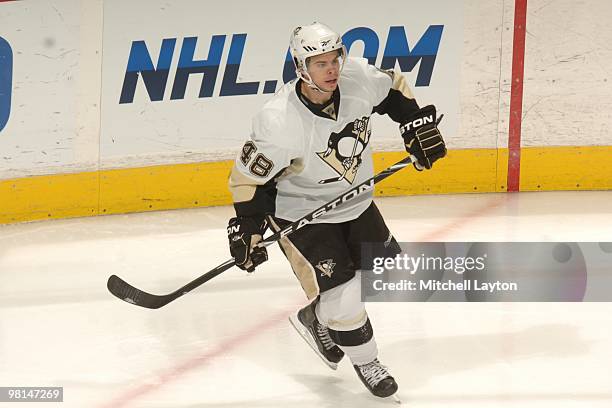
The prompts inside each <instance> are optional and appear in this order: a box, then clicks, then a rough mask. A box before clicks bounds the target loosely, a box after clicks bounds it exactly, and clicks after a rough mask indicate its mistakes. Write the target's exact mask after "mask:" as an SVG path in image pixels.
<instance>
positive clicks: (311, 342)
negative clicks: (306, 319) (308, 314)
mask: <svg viewBox="0 0 612 408" xmlns="http://www.w3.org/2000/svg"><path fill="white" fill-rule="evenodd" d="M289 323H291V325H292V326H293V328H294V329H295V331H297V332H298V334H299V335H300V337H301V338H303V339H304V341H305V342H306V344H308V346H309V347H310V348H311V349H312V351H314V352H315V353H316V355H317V356H319V358H320V359H321V360H322V361H323V362H324V363H325V365H326V366H328V367H329V368H331V369H332V370H337V369H338V364H337V363H333V362H331V361H328V360H327V359H326V358H325V357H324V356H323V355H322V354H321V353H319V349H318V348H317V345H316V344H315V343H314V340H312V338H311V337H310V333H309V332H308V330H306V329H305V328H304V326H303V325H302V323H300V321H299V320H298V317H297V313H295V314H293V315H291V316H289Z"/></svg>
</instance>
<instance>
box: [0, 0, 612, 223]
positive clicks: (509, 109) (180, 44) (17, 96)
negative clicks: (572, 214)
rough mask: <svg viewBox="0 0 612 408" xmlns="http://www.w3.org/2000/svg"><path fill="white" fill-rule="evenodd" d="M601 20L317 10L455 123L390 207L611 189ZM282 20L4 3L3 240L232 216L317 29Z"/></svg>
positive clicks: (605, 8) (377, 146)
mask: <svg viewBox="0 0 612 408" xmlns="http://www.w3.org/2000/svg"><path fill="white" fill-rule="evenodd" d="M319 3H320V4H319ZM597 3H598V4H597V7H592V8H589V9H588V10H586V9H584V8H582V7H580V6H579V5H575V4H574V2H571V1H570V0H562V1H558V2H554V3H547V2H545V1H544V0H530V1H529V3H528V4H527V2H526V1H525V0H516V1H510V2H509V1H503V0H495V1H491V2H487V4H486V5H483V4H482V2H479V1H476V0H464V1H451V0H435V1H431V2H428V3H427V4H424V3H423V2H412V3H409V4H407V3H406V2H405V1H399V0H392V1H388V2H386V3H385V7H384V8H382V9H381V10H378V11H377V13H371V12H370V11H369V7H370V6H369V5H366V4H361V3H358V4H356V5H354V7H352V8H351V9H350V10H349V11H347V10H346V8H345V7H344V6H342V5H341V4H331V5H330V4H328V3H326V2H323V1H322V0H316V1H315V3H314V6H317V5H319V6H321V7H323V6H325V9H326V11H327V12H326V16H329V19H327V20H326V21H325V22H326V23H327V24H329V25H332V26H334V27H335V28H336V29H337V30H338V31H339V32H341V33H342V35H343V39H344V42H345V43H346V44H347V46H348V48H349V53H350V55H353V56H363V57H364V58H367V59H368V60H369V61H370V62H371V63H373V64H375V65H376V66H379V67H383V68H388V67H395V69H396V70H398V71H400V72H402V73H403V74H404V75H405V76H406V79H407V81H408V83H409V84H410V86H411V87H412V88H413V90H414V93H415V95H416V97H417V100H418V101H419V102H420V103H421V105H424V104H427V103H434V104H435V105H436V106H437V108H438V111H439V112H440V113H444V120H443V121H442V122H441V124H440V128H441V131H442V133H443V135H444V136H445V138H446V140H447V143H448V147H449V156H448V158H446V159H444V160H443V161H441V162H439V163H437V164H436V166H435V169H434V171H432V172H423V173H416V172H415V171H413V170H405V171H403V172H401V173H400V174H398V175H396V176H394V177H393V178H391V179H390V180H388V181H386V182H385V183H384V184H382V185H381V186H380V187H379V188H378V190H377V194H379V195H400V194H434V193H436V194H437V193H463V192H496V191H505V190H506V189H507V188H508V179H509V178H513V177H514V178H515V179H516V180H518V181H519V188H520V190H522V191H538V190H586V189H611V188H612V155H611V154H610V153H611V149H612V147H611V146H612V134H611V133H610V131H609V124H610V123H612V106H611V105H612V99H611V98H610V97H609V96H610V95H612V80H609V78H608V73H607V71H606V70H605V69H604V68H605V67H606V66H610V64H611V63H612V51H611V50H609V48H608V46H607V41H606V39H607V38H610V37H611V36H612V28H611V27H609V26H608V24H607V21H608V20H609V18H608V16H612V3H609V2H605V1H603V0H598V2H597ZM267 6H269V7H265V6H262V5H261V4H256V3H253V2H247V1H246V0H240V1H238V2H236V4H235V7H236V9H240V10H241V12H240V13H238V14H239V15H236V13H233V12H230V11H228V10H227V9H226V8H224V7H223V6H222V5H216V6H215V5H211V4H210V3H208V4H204V3H202V2H198V1H187V0H186V1H182V2H175V3H171V4H167V3H166V2H164V1H161V0H151V1H143V0H138V1H132V2H129V4H127V3H125V4H124V2H120V1H118V0H94V1H84V0H52V1H50V2H45V3H28V4H26V2H6V3H5V2H3V3H2V4H1V5H0V21H2V25H1V26H0V27H1V28H0V223H10V222H20V221H28V220H39V219H46V218H61V217H72V216H85V215H98V214H113V213H122V212H131V211H148V210H158V209H169V208H189V207H198V206H207V205H222V204H228V203H230V199H229V193H228V191H227V188H226V182H227V176H228V172H229V168H230V161H231V159H232V158H233V157H234V156H235V154H236V153H237V152H238V151H239V149H240V147H241V146H242V143H243V142H244V140H245V139H246V138H247V137H248V135H249V132H250V120H251V117H252V116H253V115H254V114H255V113H256V112H257V111H258V109H259V108H260V107H261V105H262V104H263V103H265V101H267V100H268V99H269V98H270V97H271V96H272V94H273V93H274V92H275V91H276V90H278V89H279V88H280V86H281V85H282V83H283V82H286V81H287V80H289V79H290V78H291V76H292V75H293V73H292V68H291V61H290V60H288V56H287V45H286V43H287V37H288V33H289V32H290V29H291V28H292V27H294V26H295V25H297V24H302V23H304V22H308V21H310V20H316V19H318V18H319V16H318V15H317V13H316V10H317V9H318V7H311V8H310V9H309V10H304V11H303V12H304V13H303V14H302V15H301V16H300V19H296V16H295V13H293V12H292V11H291V10H285V9H284V8H283V7H280V6H279V5H276V4H274V3H270V4H267ZM408 9H409V10H410V12H409V13H408V12H407V11H406V10H408ZM521 9H522V11H523V12H526V13H527V29H528V30H527V31H528V33H529V34H530V35H527V36H526V38H525V44H524V47H518V46H517V41H516V38H515V37H516V33H517V32H520V30H521V27H522V26H521V24H515V18H514V17H515V15H518V14H517V13H520V12H521ZM595 10H597V11H596V12H595ZM334 11H336V12H334ZM143 16H146V18H143ZM398 16H402V17H401V18H398ZM264 20H273V21H274V24H272V25H270V24H265V25H264V24H261V21H264ZM41 22H43V23H42V24H41ZM522 28H524V27H522ZM593 50H597V51H596V52H594V51H593ZM517 57H520V58H518V59H517ZM517 64H518V65H517ZM522 64H524V77H521V80H520V87H519V86H517V85H516V81H515V77H514V74H515V72H514V71H516V67H517V66H522ZM602 67H603V68H602ZM512 84H515V86H514V87H513V86H512ZM517 89H520V91H521V92H522V93H521V94H517V92H516V90H517ZM517 107H518V108H519V110H518V111H517ZM520 109H522V111H521V110H520ZM372 121H373V123H374V130H375V131H374V133H373V138H372V146H373V149H374V151H375V152H376V163H377V166H378V167H377V168H379V169H380V168H382V167H383V166H384V164H389V163H391V162H392V161H393V160H394V159H395V158H399V157H400V156H401V155H402V152H401V148H402V145H401V139H400V137H399V134H398V133H399V132H398V130H397V125H396V124H394V123H393V122H391V121H390V120H388V119H387V118H382V117H376V116H375V117H373V119H372ZM511 122H512V123H511ZM517 144H518V146H520V150H517V151H513V154H509V153H508V147H509V146H514V145H517ZM509 157H510V160H508V158H509ZM509 169H511V171H509Z"/></svg>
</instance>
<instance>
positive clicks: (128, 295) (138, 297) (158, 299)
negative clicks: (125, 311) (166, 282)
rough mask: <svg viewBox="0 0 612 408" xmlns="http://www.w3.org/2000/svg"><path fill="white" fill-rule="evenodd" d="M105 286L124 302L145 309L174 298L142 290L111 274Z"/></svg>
mask: <svg viewBox="0 0 612 408" xmlns="http://www.w3.org/2000/svg"><path fill="white" fill-rule="evenodd" d="M106 287H107V288H108V290H109V292H110V293H112V294H113V295H115V296H116V297H118V298H119V299H121V300H123V301H124V302H127V303H131V304H133V305H136V306H141V307H145V308H147V309H159V308H160V307H162V306H164V305H166V304H168V303H169V302H171V301H172V300H173V299H174V297H173V296H172V295H166V296H159V295H153V294H151V293H147V292H144V291H142V290H140V289H137V288H135V287H133V286H132V285H130V284H129V283H127V282H126V281H124V280H123V279H121V278H120V277H118V276H117V275H111V277H110V278H108V282H107V283H106Z"/></svg>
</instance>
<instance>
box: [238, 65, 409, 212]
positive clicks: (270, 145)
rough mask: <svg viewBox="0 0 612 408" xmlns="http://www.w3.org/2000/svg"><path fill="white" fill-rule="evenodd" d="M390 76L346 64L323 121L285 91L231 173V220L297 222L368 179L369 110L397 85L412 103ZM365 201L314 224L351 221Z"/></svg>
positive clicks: (260, 120)
mask: <svg viewBox="0 0 612 408" xmlns="http://www.w3.org/2000/svg"><path fill="white" fill-rule="evenodd" d="M394 76H395V77H398V75H393V73H392V72H387V71H382V70H380V69H378V68H376V67H374V66H372V65H369V64H368V63H367V60H365V59H363V58H347V60H346V62H345V65H344V68H343V70H342V72H341V74H340V78H339V80H338V88H337V91H336V92H335V93H334V98H336V99H337V100H336V103H331V104H330V105H329V106H327V107H326V108H325V109H324V110H323V111H324V113H325V115H318V114H315V113H313V110H312V109H311V108H309V107H308V106H307V103H306V102H304V101H302V100H300V98H303V96H302V95H301V93H300V92H299V90H297V91H296V82H297V80H294V81H291V82H289V83H287V84H285V85H284V86H283V87H282V88H281V89H280V90H279V91H278V92H277V94H276V95H274V97H273V98H272V99H271V100H270V101H268V102H267V103H266V104H265V105H264V106H263V108H262V109H261V111H260V112H259V113H258V114H257V115H256V116H255V117H254V119H253V125H252V133H251V137H250V140H248V141H247V142H246V143H245V145H244V147H243V149H242V152H241V154H240V155H239V156H238V157H237V159H236V162H235V165H234V168H233V169H232V175H231V177H230V189H231V191H232V194H233V198H234V203H235V207H236V212H237V214H238V215H247V216H249V215H250V216H252V215H263V214H264V213H266V212H268V213H273V215H274V216H276V217H278V218H282V219H285V220H288V221H295V220H297V219H299V218H301V217H302V216H304V215H305V214H307V213H309V212H310V211H312V210H314V209H315V208H317V207H320V206H322V205H324V204H325V203H327V202H329V201H331V200H333V199H334V198H335V197H337V196H338V195H340V194H342V193H343V192H345V191H346V190H348V189H349V187H350V186H352V185H357V184H359V183H361V182H363V181H365V180H366V179H368V178H370V177H372V176H373V175H374V169H373V163H372V150H371V145H370V137H371V132H372V128H371V124H370V116H371V115H372V113H373V109H374V107H376V106H377V105H379V104H380V103H381V102H382V101H383V100H384V99H385V98H386V97H387V96H388V94H389V91H390V90H391V89H392V88H393V87H394V86H393V85H397V84H398V82H400V83H401V88H403V89H401V90H402V91H403V94H404V95H405V96H407V97H411V98H412V99H414V97H413V96H412V94H411V93H410V92H409V90H407V87H406V86H405V84H404V83H403V82H402V81H401V80H400V81H398V79H397V78H396V80H395V81H394ZM399 77H402V76H401V75H399ZM402 79H403V77H402ZM395 88H396V89H397V86H396V87H395ZM414 105H415V106H417V105H416V103H414ZM336 107H337V111H336V109H335V108H336ZM416 109H418V106H417V107H416ZM398 137H399V135H398ZM258 189H260V190H261V191H260V192H259V193H258V191H257V190H258ZM261 195H263V196H264V197H263V198H262V197H261ZM371 201H372V194H371V193H369V194H368V193H366V194H363V195H362V196H361V197H358V198H356V199H355V200H351V201H349V202H346V203H344V204H342V205H341V206H338V207H337V208H335V209H334V210H333V211H329V212H328V213H326V214H325V215H324V216H322V217H320V218H318V219H316V220H314V222H315V223H320V222H328V223H339V222H345V221H349V220H353V219H355V218H357V217H358V216H359V215H360V214H361V213H362V212H363V211H365V209H366V208H367V207H368V206H369V205H370V203H371ZM241 209H244V210H241ZM241 212H243V213H244V214H241Z"/></svg>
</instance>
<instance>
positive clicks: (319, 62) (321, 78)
mask: <svg viewBox="0 0 612 408" xmlns="http://www.w3.org/2000/svg"><path fill="white" fill-rule="evenodd" d="M340 67H341V61H340V57H339V55H338V51H330V52H326V53H325V54H321V55H315V56H314V57H310V58H309V60H308V74H309V75H310V78H311V79H312V80H313V82H314V83H315V84H316V85H317V86H318V87H319V88H321V89H322V90H323V91H326V92H333V91H334V90H336V87H337V86H338V77H339V76H340Z"/></svg>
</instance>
